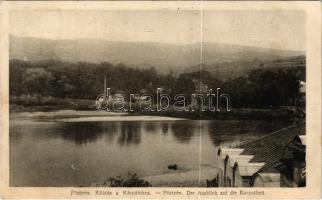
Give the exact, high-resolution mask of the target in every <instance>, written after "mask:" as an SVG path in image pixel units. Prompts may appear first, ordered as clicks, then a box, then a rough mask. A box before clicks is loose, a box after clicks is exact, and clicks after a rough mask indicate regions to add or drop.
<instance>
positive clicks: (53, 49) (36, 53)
mask: <svg viewBox="0 0 322 200" xmlns="http://www.w3.org/2000/svg"><path fill="white" fill-rule="evenodd" d="M201 46H202V47H201ZM201 52H202V59H201ZM304 54H305V53H304V52H301V51H289V50H278V49H267V48H260V47H251V46H241V45H233V44H220V43H207V42H203V43H202V45H201V44H200V43H193V44H185V45H174V44H165V43H157V42H122V41H120V42H118V41H108V40H102V39H63V40H52V39H42V38H33V37H18V36H14V35H10V37H9V56H10V59H21V60H28V61H41V60H60V61H65V62H80V61H83V62H91V63H100V62H110V63H112V64H117V63H123V64H125V65H128V66H132V67H138V68H149V67H155V68H156V70H157V71H159V72H162V73H167V72H169V71H170V70H174V71H178V72H179V73H181V72H185V71H191V70H192V71H193V70H194V69H198V66H200V63H201V62H202V63H203V66H207V68H208V69H207V70H210V71H214V70H215V69H216V67H217V68H218V65H219V67H220V68H222V67H223V66H239V63H244V64H243V65H240V67H242V68H244V65H247V63H250V64H252V65H257V64H258V63H260V62H271V61H274V60H279V59H289V58H290V57H296V56H301V55H304ZM229 63H234V64H233V65H232V64H229ZM245 63H246V64H245ZM256 63H257V64H256ZM250 64H249V65H250ZM248 67H250V66H248ZM227 69H228V67H227ZM217 70H218V69H217ZM232 70H233V69H232Z"/></svg>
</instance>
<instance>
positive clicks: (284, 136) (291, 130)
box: [238, 122, 305, 173]
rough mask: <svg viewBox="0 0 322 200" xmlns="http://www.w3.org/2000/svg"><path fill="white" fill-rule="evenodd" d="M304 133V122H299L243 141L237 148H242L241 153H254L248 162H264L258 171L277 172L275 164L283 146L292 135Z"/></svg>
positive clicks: (281, 154)
mask: <svg viewBox="0 0 322 200" xmlns="http://www.w3.org/2000/svg"><path fill="white" fill-rule="evenodd" d="M304 134H305V123H304V122H301V123H299V124H296V125H294V126H290V127H286V128H283V129H280V130H278V131H276V132H273V133H270V134H268V135H266V136H264V137H260V138H258V139H255V140H252V141H249V142H246V143H243V144H241V145H239V146H238V148H242V149H244V151H243V152H242V153H241V155H254V157H253V158H252V159H251V160H250V162H251V163H252V162H254V163H260V162H265V165H264V166H263V167H262V168H261V169H260V170H259V172H266V173H268V172H277V170H276V169H275V166H277V165H278V164H279V163H280V159H281V158H283V152H284V147H285V146H286V145H287V144H289V143H290V142H291V141H292V140H293V139H294V137H296V136H298V135H304Z"/></svg>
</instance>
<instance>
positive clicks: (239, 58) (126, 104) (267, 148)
mask: <svg viewBox="0 0 322 200" xmlns="http://www.w3.org/2000/svg"><path fill="white" fill-rule="evenodd" d="M197 5H199V4H197ZM8 19H9V20H8V27H9V29H8V32H9V33H8V45H9V61H8V63H9V69H8V72H9V78H8V79H9V161H8V162H9V186H10V187H17V188H18V187H73V188H82V187H102V188H103V187H109V188H112V187H124V188H128V187H136V188H137V187H145V188H148V187H155V188H158V187H162V188H177V187H189V188H195V187H198V188H199V187H200V188H201V187H212V188H216V187H220V188H221V187H261V188H266V187H273V188H280V187H289V188H291V187H292V188H294V187H303V188H305V187H306V185H307V184H306V181H307V178H306V160H307V156H306V82H307V74H306V72H307V70H306V69H307V49H306V47H307V46H306V44H307V40H308V37H307V34H306V13H305V11H303V10H300V9H278V7H277V8H275V9H267V10H258V9H257V10H256V9H249V10H246V9H239V10H238V9H231V10H229V9H202V8H200V6H196V7H194V8H193V9H184V8H181V7H180V6H178V7H176V8H175V9H166V8H162V6H160V8H159V9H130V8H129V9H39V8H37V9H25V10H24V9H17V10H15V9H12V10H10V11H9V12H8ZM164 192H167V191H166V190H164V191H161V193H164ZM72 193H73V191H72ZM75 193H77V189H76V190H75ZM263 194H264V192H263ZM71 195H73V194H71ZM258 195H261V194H258Z"/></svg>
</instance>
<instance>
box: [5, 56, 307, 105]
mask: <svg viewBox="0 0 322 200" xmlns="http://www.w3.org/2000/svg"><path fill="white" fill-rule="evenodd" d="M105 76H106V77H107V80H106V82H107V87H109V88H111V94H115V93H122V94H124V95H125V96H129V94H130V93H134V94H150V95H156V89H157V88H162V89H163V91H164V93H167V94H169V95H170V96H172V97H173V96H174V95H175V94H179V93H180V94H185V95H187V97H189V96H190V95H191V94H192V93H196V92H198V85H199V83H200V82H202V83H203V84H204V85H206V86H207V88H208V89H210V88H212V89H213V90H215V89H216V88H219V87H220V88H221V92H222V93H226V94H229V95H230V97H231V101H232V102H231V103H232V107H244V108H277V107H280V106H282V105H293V104H294V101H295V99H296V98H298V96H299V87H300V85H299V83H300V79H303V69H299V68H291V67H288V68H287V67H285V68H280V69H277V68H274V70H273V69H267V68H265V70H264V69H259V70H253V71H250V72H249V73H248V75H247V76H242V77H238V78H234V79H229V80H226V81H224V82H223V81H221V80H218V79H216V76H215V74H213V73H211V72H208V71H199V72H192V73H183V74H179V75H177V74H174V73H173V72H170V73H168V74H159V73H157V71H156V70H155V69H154V68H150V69H138V68H131V67H128V66H125V65H123V64H118V65H112V64H110V63H107V62H104V63H100V64H92V63H85V62H79V63H67V62H60V61H55V60H48V61H42V62H25V61H21V60H10V83H9V86H10V95H11V96H18V97H19V96H22V95H24V96H25V97H29V96H30V95H31V96H34V95H40V96H43V97H46V96H48V97H54V98H55V97H57V98H77V99H91V100H95V98H96V97H97V95H98V94H101V93H103V92H104V77H105ZM304 76H305V74H304ZM199 89H200V88H199ZM26 95H27V96H26ZM20 99H21V100H22V101H23V99H26V98H20ZM26 101H28V102H27V103H28V104H34V102H37V101H36V100H33V99H31V98H27V99H26ZM47 101H49V102H51V99H48V100H46V101H45V102H47ZM45 102H44V103H45ZM21 104H23V102H21Z"/></svg>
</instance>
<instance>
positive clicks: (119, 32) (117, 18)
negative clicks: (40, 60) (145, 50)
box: [9, 10, 305, 51]
mask: <svg viewBox="0 0 322 200" xmlns="http://www.w3.org/2000/svg"><path fill="white" fill-rule="evenodd" d="M9 32H10V34H13V35H16V36H23V37H26V36H28V37H39V38H48V39H76V38H77V39H79V38H97V39H106V40H109V41H129V42H140V41H142V42H160V43H170V44H190V43H200V42H201V41H203V42H214V43H228V44H238V45H246V46H256V47H264V48H275V49H288V50H297V51H305V13H304V12H302V11H291V10H290V11H285V10H284V11H281V10H268V11H263V10H262V11H245V10H244V11H218V10H217V11H215V10H212V11H211V10H205V11H203V12H201V11H200V10H195V11H193V10H118V11H117V10H113V11H111V10H50V11H48V10H46V11H45V10H35V11H33V10H19V11H11V12H10V30H9Z"/></svg>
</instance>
